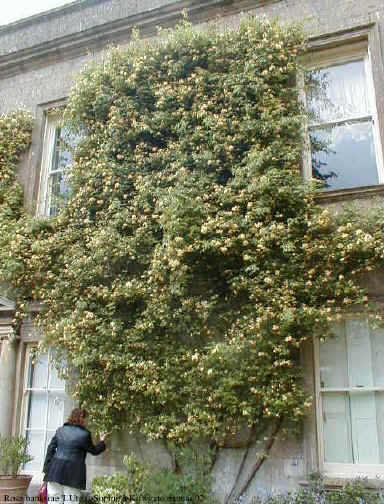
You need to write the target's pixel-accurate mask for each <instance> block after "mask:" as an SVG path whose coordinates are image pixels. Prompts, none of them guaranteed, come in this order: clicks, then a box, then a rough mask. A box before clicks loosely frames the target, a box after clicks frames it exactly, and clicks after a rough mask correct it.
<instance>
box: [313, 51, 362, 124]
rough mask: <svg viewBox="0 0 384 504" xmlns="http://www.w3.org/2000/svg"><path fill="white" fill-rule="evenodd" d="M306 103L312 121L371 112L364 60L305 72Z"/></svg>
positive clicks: (337, 118) (359, 115)
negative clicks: (311, 115) (312, 116)
mask: <svg viewBox="0 0 384 504" xmlns="http://www.w3.org/2000/svg"><path fill="white" fill-rule="evenodd" d="M306 83H307V105H308V109H309V112H310V113H311V114H314V116H315V118H314V121H315V122H325V121H327V122H329V121H337V120H342V119H348V118H353V117H355V118H356V117H363V116H367V115H370V113H371V112H370V107H369V99H368V94H367V86H366V77H365V66H364V60H359V61H352V62H350V63H345V64H343V65H334V66H330V67H327V68H323V69H318V70H313V71H311V72H307V74H306Z"/></svg>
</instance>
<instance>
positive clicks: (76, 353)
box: [2, 18, 384, 445]
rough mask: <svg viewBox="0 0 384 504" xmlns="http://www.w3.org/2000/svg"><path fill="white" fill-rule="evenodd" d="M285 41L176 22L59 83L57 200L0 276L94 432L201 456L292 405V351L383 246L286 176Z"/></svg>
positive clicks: (296, 173)
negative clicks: (63, 155)
mask: <svg viewBox="0 0 384 504" xmlns="http://www.w3.org/2000/svg"><path fill="white" fill-rule="evenodd" d="M303 44H304V37H303V35H302V33H301V30H300V29H299V28H298V27H297V26H295V25H290V26H284V27H281V26H279V25H278V24H277V23H271V22H269V21H266V20H258V19H253V18H252V19H249V20H247V21H245V22H243V23H242V24H241V26H240V28H239V29H238V30H237V31H226V32H223V33H222V32H219V31H216V30H215V29H214V28H212V29H210V30H208V31H197V30H195V29H193V28H192V27H191V26H190V25H189V24H188V23H187V22H184V23H183V24H182V25H181V26H179V27H177V28H176V29H175V30H174V31H171V32H164V33H163V39H162V40H159V41H157V42H153V43H152V42H151V44H149V43H145V42H144V43H143V44H140V45H139V44H136V43H135V42H133V43H132V44H131V46H130V47H129V48H128V50H127V51H125V52H119V51H115V52H113V53H112V54H111V56H110V58H109V59H108V60H106V61H105V62H103V63H102V64H99V65H96V66H94V67H93V68H90V69H89V70H87V71H85V72H84V73H83V74H81V75H80V77H79V78H78V79H77V82H76V84H75V87H74V90H73V93H72V95H71V97H70V100H69V105H68V109H67V120H68V122H69V124H71V125H72V128H73V129H74V130H82V131H85V132H86V135H85V138H84V139H83V141H82V142H81V144H80V145H79V147H78V149H77V152H76V156H75V163H74V166H73V169H72V173H71V184H72V194H71V197H70V199H69V201H68V204H67V205H66V206H65V208H64V209H63V210H62V211H61V213H60V214H59V215H58V216H57V217H56V218H54V219H52V220H51V221H50V224H49V225H48V223H47V221H43V222H41V223H38V224H36V223H32V222H31V221H28V220H22V221H20V222H19V223H18V225H17V226H16V227H15V228H14V230H13V238H12V239H11V240H10V241H9V243H8V245H6V246H5V247H4V249H3V252H2V257H3V265H4V267H3V279H4V281H7V282H9V283H10V284H11V285H12V286H13V289H14V292H15V293H16V296H17V298H18V301H19V307H20V308H21V309H22V308H23V306H26V304H27V303H28V302H30V301H37V300H39V301H42V302H43V303H44V311H43V312H42V313H41V314H40V316H39V321H38V322H39V324H40V328H41V330H42V332H43V334H45V340H46V343H47V344H50V345H54V347H55V349H56V351H57V354H58V355H59V357H62V358H64V359H65V360H66V362H67V363H68V366H69V371H70V370H71V369H70V368H71V367H72V368H74V369H76V372H77V374H76V376H77V377H78V380H77V381H76V383H75V386H74V395H75V397H76V398H77V399H78V400H79V401H80V402H81V403H82V404H83V405H84V406H85V407H87V408H88V410H89V411H90V413H91V416H92V417H93V420H94V423H95V424H96V427H99V428H100V430H103V431H105V430H110V429H112V428H128V429H129V430H130V431H132V432H135V431H140V432H141V433H143V434H144V435H145V436H147V438H150V439H156V438H164V439H168V440H173V441H176V442H178V443H185V442H187V441H188V440H190V439H191V438H194V437H200V438H208V439H210V440H211V441H212V442H215V443H216V444H219V445H220V444H223V443H225V440H226V438H227V436H230V435H232V433H235V432H237V431H239V430H240V429H241V428H242V427H243V426H244V425H248V426H249V427H251V428H255V429H263V428H264V427H265V424H266V423H268V422H270V421H274V420H276V419H281V418H282V419H283V426H284V427H285V428H286V429H288V428H289V429H295V428H296V427H297V426H298V425H300V421H301V419H302V417H303V415H305V414H306V412H307V411H308V409H309V408H310V407H311V399H310V398H309V397H308V395H307V393H306V392H305V390H304V388H303V385H302V383H301V366H300V363H299V359H298V356H299V351H300V348H301V346H302V345H303V343H304V342H305V341H307V340H308V339H309V338H312V337H313V336H314V335H322V336H324V335H325V334H326V332H327V329H328V325H329V323H330V322H331V321H332V320H333V319H334V318H335V317H337V316H339V315H340V314H341V313H342V312H343V310H345V309H346V308H349V306H350V305H352V304H357V303H363V304H364V303H365V301H366V299H365V298H364V292H363V291H362V290H361V289H360V287H359V286H358V283H357V278H358V276H359V275H360V274H361V273H364V272H366V271H369V270H371V269H373V268H375V267H376V266H377V264H379V263H380V261H381V260H382V257H383V243H384V241H383V231H382V228H381V226H380V222H382V221H374V222H373V224H372V223H367V224H365V223H362V222H361V220H359V219H358V218H357V219H356V218H354V219H353V220H350V221H347V220H344V221H342V222H338V221H337V219H335V218H333V217H331V215H330V213H329V212H328V211H327V210H324V209H322V208H319V207H318V206H316V204H315V195H316V189H315V188H314V187H313V186H312V185H311V184H303V183H302V181H301V176H300V169H301V152H302V131H301V125H302V123H303V120H304V115H303V111H302V109H301V106H300V102H299V99H298V93H297V90H296V88H295V87H294V82H295V76H296V70H297V54H298V52H299V51H300V50H301V49H302V47H303Z"/></svg>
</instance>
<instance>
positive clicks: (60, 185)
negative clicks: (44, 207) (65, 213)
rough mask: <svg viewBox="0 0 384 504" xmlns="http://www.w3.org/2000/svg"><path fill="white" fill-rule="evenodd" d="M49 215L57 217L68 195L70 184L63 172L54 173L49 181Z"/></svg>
mask: <svg viewBox="0 0 384 504" xmlns="http://www.w3.org/2000/svg"><path fill="white" fill-rule="evenodd" d="M48 191H49V198H50V201H49V214H50V215H51V216H53V215H56V214H57V212H58V211H59V209H60V208H61V207H62V205H63V203H64V201H65V199H66V197H67V195H68V182H67V179H66V177H65V174H64V173H62V172H56V173H52V174H51V175H50V176H49V181H48Z"/></svg>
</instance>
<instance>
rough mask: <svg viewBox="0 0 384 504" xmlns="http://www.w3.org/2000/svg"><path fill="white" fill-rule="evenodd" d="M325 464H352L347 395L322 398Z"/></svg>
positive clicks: (330, 394)
mask: <svg viewBox="0 0 384 504" xmlns="http://www.w3.org/2000/svg"><path fill="white" fill-rule="evenodd" d="M322 399H323V400H322V405H323V434H324V459H325V462H340V463H351V462H352V461H353V459H352V443H351V426H350V416H349V401H348V394H347V393H325V394H323V396H322Z"/></svg>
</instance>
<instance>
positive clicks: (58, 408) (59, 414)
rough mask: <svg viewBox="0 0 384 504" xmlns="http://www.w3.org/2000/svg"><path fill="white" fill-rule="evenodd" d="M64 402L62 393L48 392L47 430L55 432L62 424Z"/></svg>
mask: <svg viewBox="0 0 384 504" xmlns="http://www.w3.org/2000/svg"><path fill="white" fill-rule="evenodd" d="M64 401H65V394H64V393H60V392H50V393H49V394H48V426H47V428H48V429H50V430H55V429H57V427H59V426H60V425H62V424H63V420H64Z"/></svg>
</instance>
